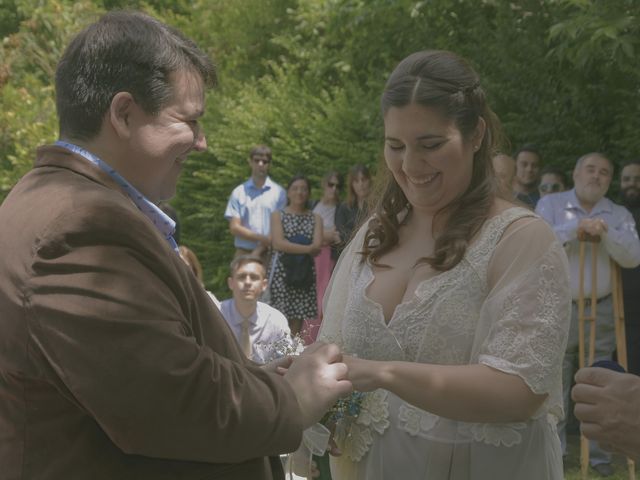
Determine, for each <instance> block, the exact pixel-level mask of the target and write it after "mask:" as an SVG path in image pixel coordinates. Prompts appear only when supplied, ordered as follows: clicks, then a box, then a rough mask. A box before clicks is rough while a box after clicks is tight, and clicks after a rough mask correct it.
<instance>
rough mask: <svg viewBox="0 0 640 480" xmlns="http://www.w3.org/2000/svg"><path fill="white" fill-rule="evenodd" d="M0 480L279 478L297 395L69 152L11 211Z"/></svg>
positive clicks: (1, 239) (115, 191)
mask: <svg viewBox="0 0 640 480" xmlns="http://www.w3.org/2000/svg"><path fill="white" fill-rule="evenodd" d="M0 227H1V229H0V472H1V473H0V477H1V478H2V479H3V480H14V479H21V480H26V479H29V480H30V479H34V480H35V479H38V480H62V479H64V480H74V479H79V480H85V479H91V480H101V479H105V480H107V479H108V480H129V479H131V480H134V479H135V480H144V479H153V480H161V479H198V480H200V479H203V480H204V479H232V478H233V479H252V480H253V479H270V478H271V473H270V469H269V462H268V459H267V458H266V456H267V455H275V454H278V453H283V452H287V451H291V450H294V449H295V448H296V447H297V446H298V444H299V442H300V440H301V434H302V426H301V424H300V421H299V418H300V411H299V406H298V403H297V400H296V397H295V395H294V392H293V391H292V389H291V388H290V386H289V385H288V384H287V382H286V381H285V380H284V379H282V378H281V377H279V376H277V375H275V374H270V373H266V372H265V371H263V370H262V369H260V368H259V367H257V366H256V365H254V364H251V363H249V362H248V361H246V360H244V357H243V355H242V352H241V350H240V349H239V347H238V346H237V344H236V341H235V339H234V336H233V333H232V332H231V330H229V328H228V327H227V324H226V323H225V321H224V320H223V318H222V316H221V314H220V312H219V311H218V310H217V309H216V308H215V306H214V305H213V303H212V302H211V300H210V299H209V297H208V295H207V293H206V292H205V291H204V290H203V288H202V287H201V286H200V285H199V284H198V281H197V280H196V278H195V277H194V276H193V275H192V274H191V272H190V270H189V269H188V268H187V267H186V265H184V264H183V262H182V260H180V258H179V257H178V255H176V254H175V252H173V250H172V249H171V248H170V247H169V245H168V243H167V242H166V240H165V239H164V238H163V237H162V235H161V234H160V233H159V232H158V231H157V229H156V228H155V227H154V226H153V224H152V223H151V221H149V220H148V219H147V217H145V216H144V215H143V214H142V213H141V212H140V211H139V210H138V209H137V208H136V207H135V205H134V204H133V203H132V202H131V201H130V199H129V198H128V197H127V196H126V194H124V193H123V192H122V191H121V190H120V189H119V188H118V186H117V185H116V184H115V183H114V182H113V181H112V180H111V178H110V177H109V176H108V175H106V174H105V173H103V172H102V171H101V170H99V169H98V168H97V167H95V166H94V165H93V164H91V163H90V162H88V161H87V160H85V159H83V158H81V157H78V156H76V155H74V154H71V153H70V152H68V151H67V150H65V149H62V148H59V147H52V146H47V147H42V148H41V149H39V151H38V156H37V160H36V163H35V168H34V169H33V170H32V171H31V172H30V173H28V174H27V175H25V177H24V178H23V179H22V180H21V181H20V182H19V183H18V184H17V185H16V186H15V187H14V189H13V190H12V191H11V193H10V194H9V196H8V197H7V199H6V200H5V201H4V202H3V204H2V205H1V206H0Z"/></svg>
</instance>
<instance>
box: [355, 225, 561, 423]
mask: <svg viewBox="0 0 640 480" xmlns="http://www.w3.org/2000/svg"><path fill="white" fill-rule="evenodd" d="M487 284H488V286H489V295H488V297H487V299H486V300H485V303H484V305H483V307H482V309H481V312H480V319H479V322H478V325H477V327H476V328H477V330H476V339H475V342H474V346H473V352H472V354H471V359H472V360H471V364H468V365H435V364H420V363H410V362H376V361H368V360H363V359H359V358H347V359H346V360H345V363H347V366H348V368H349V378H350V380H351V381H352V382H353V385H354V388H355V389H356V390H372V389H375V388H384V389H386V390H389V391H391V392H393V393H395V394H396V395H398V396H399V397H401V398H402V399H404V400H405V401H407V402H409V403H411V404H413V405H415V406H417V407H419V408H422V409H424V410H427V411H429V412H432V413H435V414H437V415H440V416H443V417H447V418H451V419H454V420H461V421H467V422H480V423H485V422H514V421H522V420H526V419H528V418H530V417H531V416H532V415H533V414H534V413H535V412H536V410H537V409H538V408H539V407H540V406H541V405H542V403H543V402H544V401H545V399H546V398H547V396H548V393H549V392H551V391H553V389H554V388H556V386H557V384H558V383H557V382H559V378H560V372H561V364H562V358H563V355H564V350H565V346H566V337H567V331H568V326H569V312H570V301H571V300H570V295H569V283H568V265H567V260H566V256H565V255H564V252H563V250H562V247H561V246H560V244H559V243H558V242H557V241H556V239H555V237H554V235H553V233H552V232H551V231H550V229H549V228H548V227H547V225H546V224H544V223H543V222H542V220H540V219H531V218H529V219H523V220H519V221H516V222H514V224H512V225H511V226H510V227H509V228H508V229H507V231H506V232H505V234H504V235H503V237H502V239H501V241H500V242H499V244H498V246H497V247H496V249H495V251H494V255H493V257H492V259H491V261H490V263H489V268H488V273H487Z"/></svg>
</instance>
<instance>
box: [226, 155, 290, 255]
mask: <svg viewBox="0 0 640 480" xmlns="http://www.w3.org/2000/svg"><path fill="white" fill-rule="evenodd" d="M249 166H250V167H251V178H249V179H248V180H247V181H246V182H244V183H242V184H240V185H238V186H237V187H236V188H235V189H234V190H233V192H232V193H231V196H230V197H229V202H228V203H227V209H226V211H225V212H224V217H225V218H226V219H227V220H229V231H230V232H231V235H233V236H234V242H233V244H234V246H235V247H236V253H235V256H236V257H238V256H240V255H249V254H251V255H256V256H259V257H261V258H262V260H263V261H264V262H265V265H268V264H269V252H270V249H271V213H272V212H274V211H276V210H281V209H283V208H284V206H285V205H286V203H287V195H286V193H285V191H284V189H283V188H282V187H281V186H280V185H278V184H277V183H276V182H274V181H273V180H271V178H270V177H269V167H270V166H271V149H270V148H269V147H267V146H266V145H257V146H256V147H254V148H253V149H252V150H251V152H250V153H249Z"/></svg>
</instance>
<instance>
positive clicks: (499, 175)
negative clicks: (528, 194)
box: [491, 153, 516, 199]
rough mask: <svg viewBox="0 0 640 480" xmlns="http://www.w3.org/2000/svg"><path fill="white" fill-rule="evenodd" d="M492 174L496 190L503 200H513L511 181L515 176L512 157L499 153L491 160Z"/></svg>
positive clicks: (514, 164) (514, 165) (514, 163)
mask: <svg viewBox="0 0 640 480" xmlns="http://www.w3.org/2000/svg"><path fill="white" fill-rule="evenodd" d="M491 163H492V164H493V172H494V173H495V176H496V181H497V182H498V190H499V192H500V194H501V195H502V196H503V197H504V198H505V199H513V198H514V193H513V179H514V178H515V176H516V161H515V160H514V159H513V157H511V156H509V155H507V154H505V153H499V154H497V155H494V157H493V158H492V159H491Z"/></svg>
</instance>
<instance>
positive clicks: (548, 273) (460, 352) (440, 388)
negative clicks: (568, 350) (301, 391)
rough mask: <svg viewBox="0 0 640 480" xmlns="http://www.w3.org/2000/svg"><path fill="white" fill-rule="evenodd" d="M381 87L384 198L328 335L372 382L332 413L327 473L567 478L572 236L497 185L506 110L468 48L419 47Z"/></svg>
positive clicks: (361, 239) (338, 282)
mask: <svg viewBox="0 0 640 480" xmlns="http://www.w3.org/2000/svg"><path fill="white" fill-rule="evenodd" d="M381 100H382V101H381V104H382V105H381V106H382V117H383V120H384V138H385V142H384V162H383V163H381V164H380V166H379V167H378V169H377V172H378V175H379V176H380V177H382V178H379V179H378V181H376V182H374V185H377V187H376V188H378V190H377V191H374V193H373V195H374V198H375V199H376V202H377V203H376V205H375V206H374V208H373V210H372V211H371V213H372V216H371V218H370V219H369V220H368V221H366V222H365V223H364V224H363V226H362V227H361V228H360V230H359V231H358V233H357V234H356V236H355V237H354V239H353V240H352V242H351V243H350V244H349V246H347V248H346V249H345V251H344V252H343V253H342V255H341V256H340V259H339V260H338V264H337V266H336V268H335V270H334V274H333V277H332V280H331V283H330V284H329V287H328V289H327V293H326V294H325V303H324V309H325V310H324V312H325V313H324V318H323V322H322V327H321V330H320V333H319V335H318V338H319V340H322V341H335V342H336V343H337V344H338V345H339V346H340V347H341V348H342V349H343V352H344V355H343V361H344V362H345V363H346V364H347V366H348V378H349V380H351V382H352V385H353V387H354V389H356V390H359V391H361V392H366V393H364V399H362V401H361V403H360V411H359V414H358V415H357V417H356V418H355V419H354V418H352V417H349V416H345V417H343V418H341V419H340V420H339V421H338V422H337V425H336V429H335V432H336V433H335V441H336V443H337V445H338V447H339V448H340V450H341V451H342V455H341V456H340V457H337V458H335V459H332V477H333V479H334V480H344V479H348V480H364V479H366V480H384V479H389V478H402V479H403V480H425V479H427V480H441V479H447V480H513V479H518V480H561V479H562V478H563V472H562V457H561V454H560V442H559V439H558V435H557V432H556V428H555V423H556V422H557V419H558V418H559V417H561V416H562V381H561V380H562V375H561V374H562V370H561V366H562V357H563V354H564V350H565V345H566V338H567V332H568V329H569V312H570V296H569V278H568V265H567V258H566V255H565V253H564V251H563V249H562V246H561V245H560V243H559V242H558V240H557V239H556V237H555V236H554V234H553V232H552V231H551V228H550V227H549V226H548V225H547V224H546V223H545V222H544V221H543V220H542V219H540V218H538V217H537V216H536V215H535V214H534V213H533V212H531V211H530V210H528V209H525V208H520V207H517V206H516V205H514V204H513V203H511V202H509V201H507V200H505V199H503V198H501V194H500V191H499V189H498V186H497V181H496V179H495V176H494V174H493V169H492V164H491V156H492V154H493V152H495V151H496V147H497V146H498V145H496V139H497V138H498V133H499V124H498V120H497V118H496V117H495V115H494V114H493V112H492V111H491V109H490V108H489V106H488V104H487V101H486V96H485V92H484V90H483V88H482V87H481V85H480V80H479V78H478V75H477V74H476V73H475V72H474V71H473V69H472V68H471V66H470V65H469V64H468V63H467V62H466V61H465V60H463V59H461V58H460V57H458V56H457V55H455V54H453V53H451V52H445V51H424V52H418V53H414V54H412V55H410V56H409V57H407V58H406V59H404V60H403V61H402V62H401V63H400V64H399V65H398V66H397V67H396V69H395V70H394V71H393V73H392V74H391V76H390V77H389V79H388V81H387V84H386V86H385V89H384V92H383V94H382V99H381ZM351 355H353V356H351Z"/></svg>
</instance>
